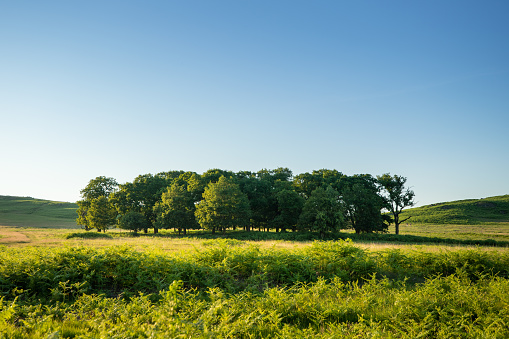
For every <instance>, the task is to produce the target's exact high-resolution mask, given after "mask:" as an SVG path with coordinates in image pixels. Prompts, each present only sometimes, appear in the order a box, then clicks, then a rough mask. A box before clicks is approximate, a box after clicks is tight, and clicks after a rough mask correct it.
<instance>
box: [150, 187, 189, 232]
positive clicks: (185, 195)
mask: <svg viewBox="0 0 509 339" xmlns="http://www.w3.org/2000/svg"><path fill="white" fill-rule="evenodd" d="M161 199H162V200H161V201H160V202H158V203H156V205H155V206H154V212H155V214H156V218H157V219H156V224H157V226H158V227H159V228H170V227H173V228H176V229H178V232H179V234H180V232H181V231H183V233H184V234H186V230H187V229H189V228H198V227H199V225H198V223H197V222H196V218H195V216H194V213H195V211H196V207H195V204H194V198H193V195H192V193H191V192H190V191H188V190H186V188H185V187H184V186H180V185H178V184H177V183H174V184H173V185H171V186H170V187H168V189H167V191H166V192H164V193H163V195H162V197H161Z"/></svg>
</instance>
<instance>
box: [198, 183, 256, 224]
mask: <svg viewBox="0 0 509 339" xmlns="http://www.w3.org/2000/svg"><path fill="white" fill-rule="evenodd" d="M250 213H251V211H250V208H249V201H248V199H247V196H246V195H245V194H244V193H243V192H242V191H241V190H240V188H239V185H238V184H236V183H235V182H234V180H233V179H227V178H225V177H224V176H221V177H220V178H219V180H218V181H217V182H216V183H214V182H211V183H210V184H209V185H208V186H207V187H206V188H205V192H204V193H203V200H202V201H200V203H198V205H197V206H196V212H195V215H196V219H197V220H198V223H199V224H200V226H201V227H202V228H205V229H209V230H212V233H215V231H216V230H221V231H223V232H224V231H225V230H226V229H227V228H235V227H244V226H245V225H246V224H247V223H248V222H249V216H250Z"/></svg>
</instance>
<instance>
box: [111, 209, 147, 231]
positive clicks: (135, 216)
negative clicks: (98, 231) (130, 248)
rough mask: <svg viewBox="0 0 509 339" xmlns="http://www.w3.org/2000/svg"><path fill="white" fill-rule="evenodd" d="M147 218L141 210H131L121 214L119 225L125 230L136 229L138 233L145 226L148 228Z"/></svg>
mask: <svg viewBox="0 0 509 339" xmlns="http://www.w3.org/2000/svg"><path fill="white" fill-rule="evenodd" d="M147 226H148V225H147V219H146V218H145V216H144V215H143V214H141V213H140V212H135V211H130V212H127V213H126V214H124V215H122V216H120V218H119V220H118V227H119V228H122V229H124V230H130V231H134V233H138V231H141V230H142V229H144V228H147Z"/></svg>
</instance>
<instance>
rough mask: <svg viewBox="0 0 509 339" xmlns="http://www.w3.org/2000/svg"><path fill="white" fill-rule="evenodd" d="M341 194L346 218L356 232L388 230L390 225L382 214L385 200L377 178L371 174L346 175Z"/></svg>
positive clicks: (342, 182) (342, 180)
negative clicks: (380, 193) (381, 194)
mask: <svg viewBox="0 0 509 339" xmlns="http://www.w3.org/2000/svg"><path fill="white" fill-rule="evenodd" d="M341 195H342V199H343V203H344V207H345V218H346V219H347V220H348V221H349V223H350V227H351V228H353V229H354V230H355V233H371V232H386V231H387V228H388V227H389V225H388V223H387V222H386V220H385V218H384V216H383V214H382V209H383V207H384V200H383V199H382V197H381V196H380V195H379V187H378V186H377V185H376V179H375V178H373V177H372V176H371V175H369V174H364V175H354V176H351V177H344V178H343V179H341Z"/></svg>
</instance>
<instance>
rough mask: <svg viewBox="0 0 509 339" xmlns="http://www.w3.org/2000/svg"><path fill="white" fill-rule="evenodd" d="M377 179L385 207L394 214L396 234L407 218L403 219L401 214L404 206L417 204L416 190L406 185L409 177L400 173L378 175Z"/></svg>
mask: <svg viewBox="0 0 509 339" xmlns="http://www.w3.org/2000/svg"><path fill="white" fill-rule="evenodd" d="M377 181H378V184H379V185H380V187H381V189H382V198H383V199H384V201H385V208H386V209H387V210H389V212H390V213H391V214H392V218H393V222H394V225H395V226H396V234H399V225H400V224H401V223H402V222H405V221H406V220H407V219H406V218H403V219H401V217H400V214H401V212H402V211H403V209H404V208H406V207H411V206H414V205H415V200H414V197H415V194H414V191H412V190H410V188H407V187H405V183H406V181H407V178H405V177H403V176H400V175H391V174H390V173H385V174H383V175H379V176H377Z"/></svg>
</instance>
